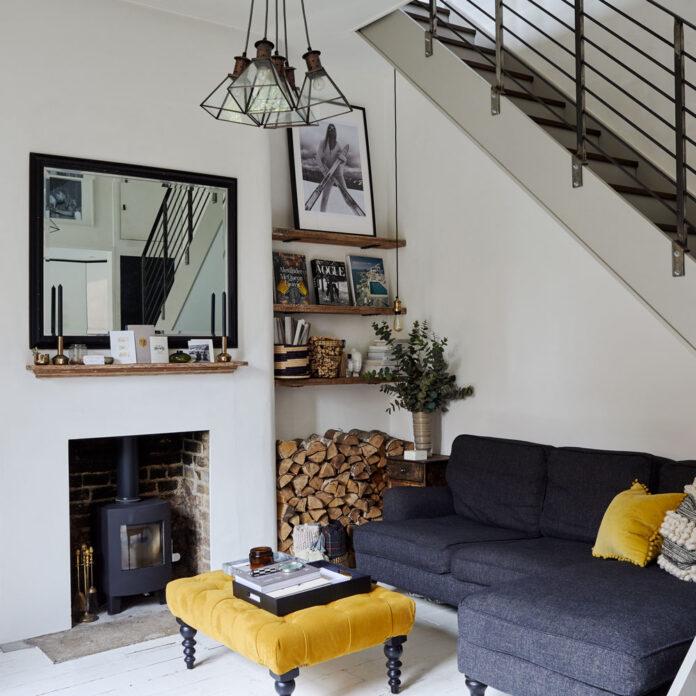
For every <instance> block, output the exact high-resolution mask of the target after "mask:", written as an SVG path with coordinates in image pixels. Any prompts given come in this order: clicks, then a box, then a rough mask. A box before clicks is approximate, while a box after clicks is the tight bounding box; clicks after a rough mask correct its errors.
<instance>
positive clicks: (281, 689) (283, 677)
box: [268, 668, 300, 696]
mask: <svg viewBox="0 0 696 696" xmlns="http://www.w3.org/2000/svg"><path fill="white" fill-rule="evenodd" d="M268 673H269V674H270V675H271V676H272V677H273V681H274V682H275V690H276V693H277V694H278V696H290V694H291V693H292V692H293V691H294V690H295V678H296V677H297V675H298V674H299V673H300V670H299V669H297V668H295V669H291V670H290V671H289V672H286V673H285V674H276V673H275V672H271V670H270V669H269V670H268Z"/></svg>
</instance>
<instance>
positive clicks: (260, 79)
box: [227, 40, 295, 121]
mask: <svg viewBox="0 0 696 696" xmlns="http://www.w3.org/2000/svg"><path fill="white" fill-rule="evenodd" d="M256 48H257V51H258V52H257V56H256V58H254V59H253V60H252V61H251V63H250V64H249V65H248V66H247V67H246V68H245V70H244V72H242V74H241V75H240V76H239V77H238V78H237V79H236V80H235V81H234V82H232V83H231V84H230V85H229V86H228V88H227V89H228V92H229V94H230V96H231V97H232V99H233V100H234V101H236V102H237V103H238V104H239V105H240V107H242V109H241V110H242V111H243V112H244V113H245V114H248V115H249V116H251V117H252V118H254V119H256V120H258V121H262V120H263V116H264V115H265V114H273V113H278V112H283V111H292V110H293V109H294V108H295V105H294V103H293V98H292V95H291V94H290V91H289V88H288V86H287V83H286V82H285V79H284V78H283V76H282V75H281V74H280V73H279V72H278V69H277V68H276V66H275V64H274V62H273V60H272V59H271V50H272V49H273V44H272V43H271V42H270V41H267V40H261V41H257V42H256ZM283 60H284V59H283Z"/></svg>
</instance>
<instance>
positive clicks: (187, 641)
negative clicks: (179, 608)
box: [177, 619, 198, 669]
mask: <svg viewBox="0 0 696 696" xmlns="http://www.w3.org/2000/svg"><path fill="white" fill-rule="evenodd" d="M177 621H178V623H179V626H181V628H180V629H179V633H181V637H182V638H183V639H184V640H182V641H181V644H182V645H183V646H184V662H185V663H186V669H193V665H194V663H195V662H196V641H195V640H194V636H195V635H196V633H198V631H197V630H196V629H195V628H191V626H189V625H188V624H185V623H184V622H183V621H182V620H181V619H177Z"/></svg>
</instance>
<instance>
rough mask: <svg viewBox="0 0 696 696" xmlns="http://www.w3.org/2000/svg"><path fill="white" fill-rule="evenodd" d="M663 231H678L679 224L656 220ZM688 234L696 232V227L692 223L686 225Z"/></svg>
mask: <svg viewBox="0 0 696 696" xmlns="http://www.w3.org/2000/svg"><path fill="white" fill-rule="evenodd" d="M655 224H656V225H657V226H658V227H659V228H660V229H661V230H662V231H663V232H669V233H670V234H676V233H677V226H676V225H674V224H672V223H669V222H656V223H655ZM686 231H687V234H696V228H694V227H692V226H691V225H687V226H686Z"/></svg>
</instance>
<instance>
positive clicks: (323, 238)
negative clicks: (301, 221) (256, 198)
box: [273, 227, 406, 249]
mask: <svg viewBox="0 0 696 696" xmlns="http://www.w3.org/2000/svg"><path fill="white" fill-rule="evenodd" d="M273 240H274V241H276V242H286V243H288V242H304V243H305V244H332V245H334V246H350V247H357V248H358V249H395V248H396V246H397V245H396V240H395V239H392V238H391V237H373V236H371V235H366V234H342V233H340V232H316V231H313V230H292V229H287V228H285V227H274V228H273ZM405 246H406V240H405V239H400V240H399V247H405Z"/></svg>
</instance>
